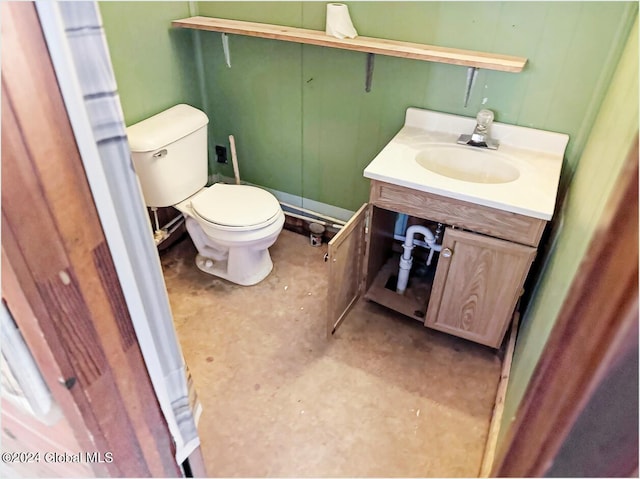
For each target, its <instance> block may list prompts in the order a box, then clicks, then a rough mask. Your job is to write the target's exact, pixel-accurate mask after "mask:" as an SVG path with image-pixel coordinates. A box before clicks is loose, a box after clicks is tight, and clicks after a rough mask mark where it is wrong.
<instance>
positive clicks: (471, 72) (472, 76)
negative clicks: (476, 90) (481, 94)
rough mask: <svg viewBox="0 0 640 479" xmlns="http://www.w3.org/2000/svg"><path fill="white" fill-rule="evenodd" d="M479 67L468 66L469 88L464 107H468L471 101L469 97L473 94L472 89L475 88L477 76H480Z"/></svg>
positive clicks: (465, 94)
mask: <svg viewBox="0 0 640 479" xmlns="http://www.w3.org/2000/svg"><path fill="white" fill-rule="evenodd" d="M478 70H479V68H478V67H469V68H467V88H466V90H465V93H464V107H465V108H466V107H467V103H469V97H470V96H471V90H473V85H474V83H475V82H476V77H477V76H478Z"/></svg>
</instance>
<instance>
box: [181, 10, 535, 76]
mask: <svg viewBox="0 0 640 479" xmlns="http://www.w3.org/2000/svg"><path fill="white" fill-rule="evenodd" d="M171 25H172V26H173V27H178V28H190V29H194V30H207V31H212V32H222V33H232V34H236V35H246V36H251V37H260V38H270V39H273V40H282V41H286V42H295V43H305V44H309V45H318V46H322V47H331V48H340V49H342V50H353V51H357V52H364V53H374V54H380V55H387V56H392V57H400V58H411V59H414V60H422V61H428V62H438V63H450V64H453V65H462V66H466V67H472V68H483V69H487V70H498V71H505V72H520V71H522V69H523V68H524V66H525V64H526V63H527V59H526V58H523V57H514V56H509V55H498V54H493V53H484V52H476V51H472V50H460V49H457V48H446V47H437V46H432V45H423V44H420V43H409V42H401V41H396V40H385V39H381V38H370V37H360V36H358V37H356V38H353V39H350V38H345V39H339V38H335V37H332V36H329V35H327V34H325V32H323V31H319V30H308V29H304V28H295V27H285V26H280V25H270V24H267V23H254V22H244V21H239V20H227V19H223V18H210V17H190V18H184V19H182V20H174V21H173V22H171Z"/></svg>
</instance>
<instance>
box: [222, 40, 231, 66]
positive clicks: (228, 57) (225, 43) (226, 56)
mask: <svg viewBox="0 0 640 479" xmlns="http://www.w3.org/2000/svg"><path fill="white" fill-rule="evenodd" d="M222 51H223V52H224V62H225V63H226V64H227V67H229V68H231V53H230V52H229V35H227V34H226V33H224V32H223V33H222Z"/></svg>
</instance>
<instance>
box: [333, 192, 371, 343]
mask: <svg viewBox="0 0 640 479" xmlns="http://www.w3.org/2000/svg"><path fill="white" fill-rule="evenodd" d="M368 206H369V205H368V204H366V203H365V204H364V205H362V206H361V207H360V209H359V210H358V211H357V212H356V213H355V214H354V215H353V216H352V217H351V219H350V220H349V222H348V223H347V224H346V225H345V226H344V227H343V228H342V229H341V230H340V232H339V233H338V234H337V235H335V236H334V237H333V239H332V240H331V241H330V242H329V248H328V260H329V291H328V293H327V314H328V317H327V336H330V335H332V334H333V333H334V332H335V330H336V329H337V328H338V326H339V325H340V323H342V321H343V320H344V317H345V316H346V314H347V312H348V311H349V309H351V306H353V305H354V304H355V302H356V301H357V300H358V298H359V297H360V294H361V293H362V289H363V284H362V270H363V263H364V256H365V227H366V220H367V212H368Z"/></svg>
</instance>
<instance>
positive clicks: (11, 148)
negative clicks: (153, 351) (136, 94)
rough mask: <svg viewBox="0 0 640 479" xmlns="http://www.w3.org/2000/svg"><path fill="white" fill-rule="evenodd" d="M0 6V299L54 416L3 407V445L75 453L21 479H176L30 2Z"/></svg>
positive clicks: (167, 435) (167, 437)
mask: <svg viewBox="0 0 640 479" xmlns="http://www.w3.org/2000/svg"><path fill="white" fill-rule="evenodd" d="M0 9H1V12H2V15H0V21H1V26H2V43H1V46H2V148H1V157H2V165H1V166H2V185H1V186H2V188H1V191H2V269H1V272H2V299H3V301H4V302H5V304H6V308H7V309H8V310H9V312H10V313H11V315H12V317H13V318H14V320H15V322H16V325H17V327H18V329H19V330H20V332H21V334H22V337H23V338H24V341H25V343H26V345H27V347H28V348H29V350H30V352H31V354H32V355H33V359H34V361H35V363H36V364H37V366H38V369H39V370H40V372H41V374H42V378H43V380H44V381H45V383H46V385H47V387H48V389H49V390H50V391H51V394H52V397H53V399H54V400H55V402H56V404H57V405H58V406H59V407H60V410H61V413H62V415H63V417H64V422H65V424H56V425H55V427H53V426H52V427H49V428H45V427H41V428H36V427H35V425H33V424H32V423H31V422H30V421H29V420H27V419H24V420H22V418H21V417H19V416H18V414H17V413H12V411H10V410H5V409H3V411H2V425H3V447H4V446H5V445H6V446H7V447H11V448H12V449H4V450H3V452H5V453H6V452H23V450H22V447H30V448H31V449H29V451H31V452H40V453H41V454H42V455H41V461H43V462H44V461H46V458H45V456H44V454H45V453H46V452H55V451H56V450H57V449H56V448H63V449H65V452H67V453H68V454H81V456H80V458H82V459H83V460H82V461H81V462H82V463H83V468H82V470H80V471H78V470H77V469H76V470H75V471H71V470H70V469H71V468H65V470H64V471H61V469H60V467H61V465H58V466H60V467H57V468H54V466H51V465H50V467H47V468H44V467H40V466H42V463H40V464H36V463H33V462H31V463H22V464H21V465H20V466H21V467H22V469H21V470H20V472H21V473H24V474H26V475H28V476H30V477H33V476H36V475H38V474H44V475H46V476H51V475H52V474H59V473H62V472H65V473H66V474H74V473H75V474H76V475H77V474H80V475H85V476H86V475H94V476H96V477H104V476H113V477H178V476H180V475H181V474H182V471H181V469H180V468H179V467H178V464H177V463H176V460H175V444H174V441H173V437H172V435H171V432H170V431H169V427H168V425H167V422H166V420H165V418H164V415H163V413H162V410H161V409H160V406H159V404H158V400H157V397H156V394H155V391H154V389H153V385H152V383H151V379H150V378H149V373H148V370H147V368H146V365H145V362H144V359H143V357H142V353H141V350H140V346H139V344H138V341H137V337H136V333H135V330H134V327H133V324H132V321H131V317H130V313H129V310H128V308H127V304H126V301H125V297H124V293H123V291H122V286H121V284H120V282H119V280H118V276H117V273H116V269H115V265H114V263H113V259H112V257H111V252H110V250H109V246H108V244H107V242H106V239H105V236H104V233H103V230H102V227H101V224H100V220H99V217H98V213H97V209H96V206H95V203H94V200H93V197H92V194H91V190H90V188H89V184H88V181H87V178H86V175H85V170H84V167H83V163H82V158H81V156H80V153H79V151H78V147H77V145H76V142H75V136H74V133H73V130H72V128H71V124H70V120H69V118H68V115H67V112H66V109H65V104H64V101H63V98H62V96H61V92H60V88H59V85H58V82H57V78H56V73H55V71H54V69H53V65H52V63H51V59H50V57H49V53H48V50H47V45H46V42H45V39H44V37H43V33H42V30H41V27H40V23H39V21H38V16H37V13H36V11H35V6H34V4H33V3H32V2H3V3H2V4H1V5H0ZM7 425H8V426H9V427H10V428H7V427H6V426H7ZM67 426H68V427H67ZM71 434H72V435H73V437H70V435H71ZM6 437H8V438H9V439H11V441H12V442H6V443H5V440H4V439H5V438H6ZM45 438H46V439H47V441H45ZM48 438H53V439H52V440H51V439H48ZM14 447H15V448H16V449H13V448H14ZM68 447H69V448H70V447H73V450H71V449H66V448H68ZM34 448H37V449H34ZM84 453H89V454H90V457H88V456H85V455H84ZM98 453H99V454H98ZM106 453H109V457H110V458H111V459H112V460H106V461H101V460H100V459H101V458H105V457H106V456H107V454H106ZM87 471H89V472H87Z"/></svg>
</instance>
